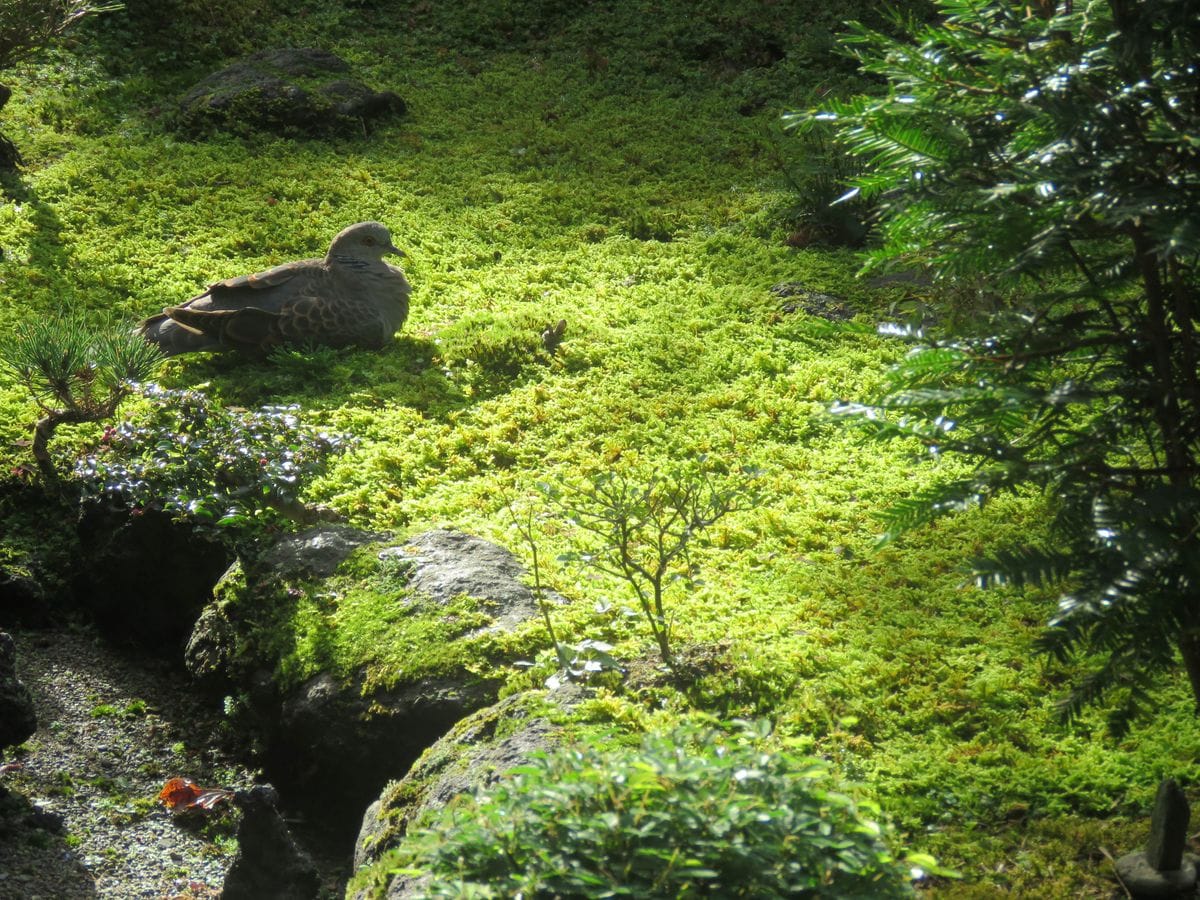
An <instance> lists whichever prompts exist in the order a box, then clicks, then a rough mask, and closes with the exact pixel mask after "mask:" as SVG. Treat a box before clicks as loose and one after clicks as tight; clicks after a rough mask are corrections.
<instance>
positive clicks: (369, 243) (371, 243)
mask: <svg viewBox="0 0 1200 900" xmlns="http://www.w3.org/2000/svg"><path fill="white" fill-rule="evenodd" d="M363 243H364V244H366V245H367V246H368V247H373V246H375V238H373V237H369V238H363Z"/></svg>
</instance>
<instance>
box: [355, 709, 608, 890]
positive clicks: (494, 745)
mask: <svg viewBox="0 0 1200 900" xmlns="http://www.w3.org/2000/svg"><path fill="white" fill-rule="evenodd" d="M584 695H585V690H584V689H583V688H581V687H579V686H577V685H568V686H567V687H566V688H563V689H560V690H558V691H555V692H545V691H528V692H526V693H523V694H514V695H511V696H509V697H506V698H504V699H503V700H501V701H500V702H499V703H496V704H495V705H493V706H489V707H487V708H485V709H481V710H479V711H477V712H475V713H473V714H472V715H471V716H469V717H468V718H466V719H464V720H463V721H461V722H460V723H459V724H457V725H456V726H455V727H454V728H453V729H452V730H451V731H449V732H448V733H447V734H446V735H445V736H443V737H442V738H441V740H439V741H438V742H437V743H436V744H434V745H433V746H431V747H430V748H429V749H428V750H426V751H425V752H424V753H423V754H422V755H421V757H420V758H419V759H418V760H417V761H416V762H415V763H414V764H413V766H412V768H411V769H409V771H408V773H407V774H406V775H405V776H404V777H403V778H402V779H400V780H398V781H393V782H391V783H389V784H388V785H387V787H385V788H384V789H383V792H382V793H381V794H380V796H379V799H378V800H376V801H375V802H374V803H372V804H371V805H370V806H369V807H368V808H367V812H366V814H365V815H364V816H363V822H362V828H361V829H360V830H359V834H358V840H357V841H356V842H355V847H354V868H355V870H356V872H357V875H356V876H355V878H354V881H353V882H352V883H351V885H350V886H349V888H348V889H347V891H346V896H347V897H354V898H355V900H370V898H379V897H384V896H386V897H388V898H400V897H407V896H416V895H417V889H418V887H419V885H417V884H416V883H414V881H413V879H411V878H410V877H408V876H403V875H400V876H397V875H395V873H394V872H393V871H392V869H393V868H394V867H393V866H392V865H390V864H389V860H388V851H390V850H393V849H394V848H396V847H397V846H398V845H399V844H400V842H401V841H402V840H403V838H404V836H405V835H406V834H407V833H408V831H409V829H410V828H412V827H417V826H418V825H419V823H420V822H421V821H422V820H423V819H424V818H425V817H427V816H432V815H436V813H437V812H438V811H439V810H441V809H442V808H443V807H444V806H446V804H447V803H449V802H451V801H452V800H453V799H454V798H455V797H457V796H459V795H460V794H465V793H468V792H470V791H474V790H476V789H477V788H481V787H484V786H486V785H488V784H490V783H492V782H494V781H495V780H496V779H497V778H499V777H501V776H502V775H504V773H506V772H508V771H510V770H512V769H513V768H514V767H516V766H520V765H523V764H525V763H528V762H529V760H530V758H531V756H532V754H534V753H537V752H541V751H547V750H550V749H552V748H553V747H554V746H555V744H556V743H557V741H558V740H559V738H560V735H561V732H562V728H561V726H559V725H558V724H556V722H557V721H558V720H560V719H562V718H563V715H564V713H565V712H567V711H569V709H570V707H571V706H573V705H575V704H576V703H577V702H578V701H579V700H580V699H582V698H583V697H584Z"/></svg>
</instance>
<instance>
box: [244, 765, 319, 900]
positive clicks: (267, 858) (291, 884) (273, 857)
mask: <svg viewBox="0 0 1200 900" xmlns="http://www.w3.org/2000/svg"><path fill="white" fill-rule="evenodd" d="M277 801H278V795H277V794H276V791H275V789H274V788H272V787H271V786H270V785H265V784H264V785H257V786H255V787H253V788H251V789H250V790H248V791H238V793H237V794H236V796H235V797H234V802H235V803H236V804H237V805H238V806H239V807H240V808H241V810H242V823H241V825H240V826H239V827H238V834H237V840H238V851H237V855H236V856H235V857H234V859H233V863H232V864H231V865H230V867H229V871H228V873H226V875H225V887H224V890H223V891H222V893H221V896H222V897H223V898H224V900H309V898H312V897H316V896H317V893H318V892H319V891H320V887H321V884H320V876H319V874H318V872H317V867H316V866H315V865H314V864H313V861H312V859H310V858H309V856H308V854H306V853H305V852H304V851H303V850H301V849H300V847H299V846H298V845H297V844H296V841H295V839H294V838H293V837H292V834H291V832H290V831H288V827H287V825H286V824H285V823H284V821H283V818H282V817H281V816H280V815H279V812H278V810H276V808H275V804H276V803H277Z"/></svg>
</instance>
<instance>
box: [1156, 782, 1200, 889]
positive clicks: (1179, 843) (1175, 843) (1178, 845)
mask: <svg viewBox="0 0 1200 900" xmlns="http://www.w3.org/2000/svg"><path fill="white" fill-rule="evenodd" d="M1190 818H1191V810H1190V809H1188V802H1187V797H1185V796H1184V795H1183V791H1182V790H1180V789H1179V785H1178V784H1176V783H1175V780H1174V779H1173V778H1164V779H1163V782H1162V784H1160V785H1159V786H1158V796H1157V797H1155V799H1154V811H1153V812H1152V813H1151V815H1150V840H1149V841H1148V842H1147V843H1146V861H1147V862H1148V863H1150V865H1151V866H1153V867H1154V868H1155V869H1157V870H1158V871H1160V872H1170V871H1173V870H1175V869H1178V868H1179V867H1180V865H1182V863H1183V848H1184V847H1185V846H1186V845H1187V839H1188V820H1189V819H1190Z"/></svg>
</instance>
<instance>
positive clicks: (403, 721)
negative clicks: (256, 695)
mask: <svg viewBox="0 0 1200 900" xmlns="http://www.w3.org/2000/svg"><path fill="white" fill-rule="evenodd" d="M498 689H499V683H498V682H493V681H489V680H479V679H469V678H464V677H461V676H460V677H455V678H444V679H430V678H426V679H422V680H420V681H418V682H417V683H416V684H412V685H408V686H405V687H401V688H396V689H391V690H374V691H369V692H366V693H364V690H363V683H362V680H361V678H355V679H353V680H351V681H348V682H343V681H341V680H339V679H337V678H334V677H333V676H332V675H328V674H322V675H318V676H317V677H315V678H313V679H311V680H310V681H308V682H306V683H305V684H304V685H302V686H301V688H300V690H299V691H298V692H295V693H293V694H291V695H289V696H288V697H287V698H285V699H284V701H283V705H282V709H281V711H280V714H279V719H278V722H277V724H276V727H275V728H274V729H273V736H272V738H271V740H270V747H269V749H268V751H267V753H266V754H265V756H264V759H263V762H264V766H265V768H266V769H267V771H268V772H269V773H270V774H271V777H272V778H274V779H276V780H277V781H278V782H279V783H280V785H281V786H287V787H288V788H291V789H293V790H295V791H296V792H297V793H302V794H303V798H304V799H303V801H302V803H303V805H306V806H311V807H316V808H320V809H321V810H323V811H324V812H325V814H326V815H327V816H328V817H329V818H330V819H331V820H340V819H341V818H342V816H343V814H344V815H345V816H347V817H353V818H355V819H357V817H359V816H360V815H361V814H362V810H363V808H364V807H365V806H366V805H367V804H368V803H370V802H371V799H372V798H373V797H374V796H376V795H377V794H378V792H379V789H380V787H381V786H382V785H383V784H384V783H385V782H386V781H387V780H388V779H389V778H395V777H397V776H398V775H400V774H401V773H402V772H404V770H405V769H407V768H408V766H409V764H410V763H411V762H412V761H413V760H414V759H416V758H417V757H418V756H419V755H420V754H421V752H422V751H423V750H425V748H426V747H428V746H429V745H430V744H431V743H433V742H434V741H436V740H437V739H438V738H439V737H440V736H441V735H443V734H445V733H446V732H447V731H449V730H450V729H451V728H452V727H454V724H455V723H456V722H458V721H460V720H461V719H462V718H463V717H464V716H466V715H468V714H469V713H471V712H472V711H473V710H476V709H479V708H480V707H482V706H486V705H487V704H488V703H491V702H492V701H493V700H495V698H496V693H497V691H498ZM334 824H337V822H334Z"/></svg>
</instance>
